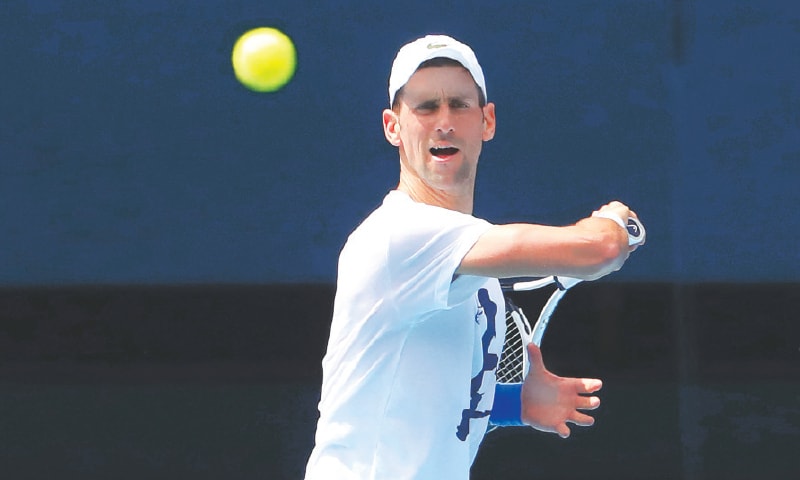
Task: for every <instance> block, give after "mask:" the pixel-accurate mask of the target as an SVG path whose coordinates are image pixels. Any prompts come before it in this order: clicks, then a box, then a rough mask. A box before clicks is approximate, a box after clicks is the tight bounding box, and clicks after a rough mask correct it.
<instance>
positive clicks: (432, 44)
mask: <svg viewBox="0 0 800 480" xmlns="http://www.w3.org/2000/svg"><path fill="white" fill-rule="evenodd" d="M446 46H447V44H446V43H429V44H428V50H433V49H434V48H444V47H446Z"/></svg>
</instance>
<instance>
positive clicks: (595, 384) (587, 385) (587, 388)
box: [578, 378, 603, 393]
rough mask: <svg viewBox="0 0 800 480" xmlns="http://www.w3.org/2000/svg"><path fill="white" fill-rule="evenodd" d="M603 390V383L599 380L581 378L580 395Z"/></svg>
mask: <svg viewBox="0 0 800 480" xmlns="http://www.w3.org/2000/svg"><path fill="white" fill-rule="evenodd" d="M601 388H603V381H602V380H600V379H598V378H581V379H580V383H579V386H578V393H594V392H596V391H598V390H600V389H601Z"/></svg>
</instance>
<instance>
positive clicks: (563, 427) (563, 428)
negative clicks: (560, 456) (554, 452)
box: [556, 423, 570, 438]
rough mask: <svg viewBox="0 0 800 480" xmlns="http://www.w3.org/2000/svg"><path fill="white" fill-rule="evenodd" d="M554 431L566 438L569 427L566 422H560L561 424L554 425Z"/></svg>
mask: <svg viewBox="0 0 800 480" xmlns="http://www.w3.org/2000/svg"><path fill="white" fill-rule="evenodd" d="M556 433H558V436H559V437H561V438H567V437H569V433H570V431H569V427H568V426H567V424H566V423H562V424H561V425H559V426H557V427H556Z"/></svg>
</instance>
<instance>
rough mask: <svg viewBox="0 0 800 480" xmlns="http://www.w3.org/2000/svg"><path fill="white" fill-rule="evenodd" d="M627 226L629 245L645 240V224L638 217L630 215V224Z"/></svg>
mask: <svg viewBox="0 0 800 480" xmlns="http://www.w3.org/2000/svg"><path fill="white" fill-rule="evenodd" d="M625 228H626V230H628V245H630V246H633V245H639V244H641V243H642V242H644V239H645V236H646V235H645V231H644V226H643V225H642V222H640V221H639V219H638V218H635V217H628V225H627V226H626V227H625Z"/></svg>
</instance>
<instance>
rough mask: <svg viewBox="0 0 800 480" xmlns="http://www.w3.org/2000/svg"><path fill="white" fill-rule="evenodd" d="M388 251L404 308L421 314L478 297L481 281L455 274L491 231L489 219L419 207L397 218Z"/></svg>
mask: <svg viewBox="0 0 800 480" xmlns="http://www.w3.org/2000/svg"><path fill="white" fill-rule="evenodd" d="M398 220H399V221H398V223H397V224H396V225H394V227H393V229H392V234H391V236H390V237H391V241H390V248H389V252H388V254H389V257H390V258H389V259H388V260H389V262H388V263H389V265H390V270H389V272H390V277H391V279H390V282H391V284H392V287H393V290H394V291H395V292H396V295H397V296H398V298H397V300H398V303H399V304H402V305H403V308H406V309H411V310H413V313H416V314H422V313H425V311H426V310H435V309H442V308H447V307H448V306H451V305H456V304H458V303H462V302H463V301H465V300H466V299H468V298H470V297H471V296H473V295H474V294H475V291H476V290H477V289H478V288H480V286H481V285H482V284H483V282H484V281H485V278H483V277H474V276H469V275H459V276H458V277H456V276H455V272H456V269H458V266H459V265H460V264H461V260H462V259H463V258H464V256H465V255H466V254H467V252H469V250H470V249H471V248H472V246H473V245H474V244H475V242H476V241H477V240H478V238H480V236H481V235H482V234H483V233H484V232H486V230H488V229H489V228H490V227H491V224H490V223H489V222H487V221H485V220H481V219H478V218H475V217H473V216H471V215H466V214H463V213H459V212H454V211H451V210H446V209H443V208H437V207H430V206H424V207H420V208H416V209H414V210H413V211H412V212H411V215H409V216H408V217H406V218H405V219H402V218H401V219H398Z"/></svg>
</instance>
